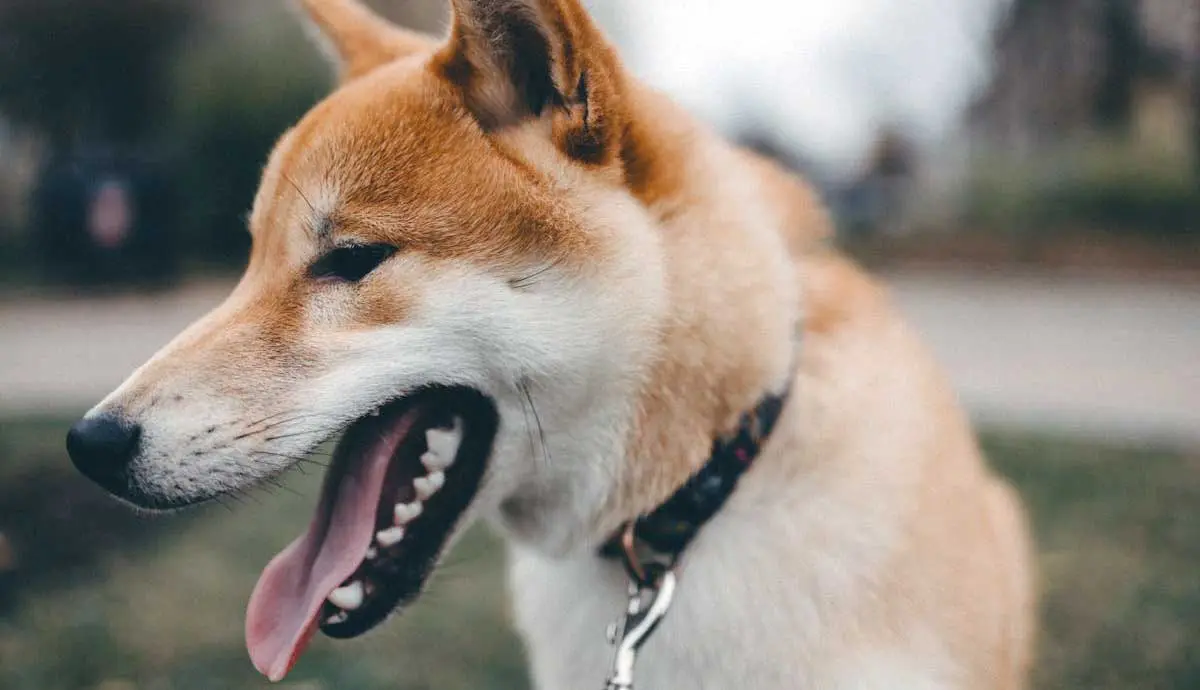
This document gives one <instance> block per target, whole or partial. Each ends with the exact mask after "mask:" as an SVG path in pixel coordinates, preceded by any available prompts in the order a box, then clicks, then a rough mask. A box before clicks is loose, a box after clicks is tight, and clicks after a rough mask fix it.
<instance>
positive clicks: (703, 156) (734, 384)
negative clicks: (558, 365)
mask: <svg viewBox="0 0 1200 690" xmlns="http://www.w3.org/2000/svg"><path fill="white" fill-rule="evenodd" d="M635 95H636V96H637V98H640V99H645V100H654V103H653V109H654V110H655V112H658V113H661V112H663V111H664V109H666V110H667V111H668V112H671V111H674V113H673V114H674V115H676V117H672V118H668V119H663V118H658V119H653V120H652V119H649V118H641V119H635V120H634V121H635V122H637V123H639V124H638V125H637V126H634V127H631V128H630V134H629V136H630V138H631V141H630V142H629V143H628V144H627V149H628V150H629V151H630V152H631V155H630V156H629V157H630V160H631V161H635V160H636V161H638V163H637V165H636V167H633V168H631V167H630V164H627V169H631V170H632V171H633V175H632V176H631V180H630V182H631V184H630V186H631V188H632V189H633V190H634V192H635V194H637V195H638V196H639V198H640V199H641V201H642V202H643V205H644V206H646V207H647V208H648V209H650V210H651V212H652V213H655V214H656V216H657V220H658V225H659V228H660V229H661V233H660V239H661V242H662V245H663V252H662V254H663V256H664V260H665V262H666V266H665V269H666V270H665V276H666V282H667V285H666V289H667V295H668V298H667V304H668V312H667V314H666V317H665V319H664V323H663V328H662V329H661V331H660V332H661V334H662V339H661V341H660V342H659V344H658V348H657V356H656V357H655V358H654V361H653V363H652V364H651V365H650V369H649V376H648V377H647V378H646V379H645V381H646V383H645V385H644V386H643V387H642V389H641V391H640V395H639V398H638V404H637V412H636V418H635V420H634V422H633V424H632V429H631V434H630V437H629V442H628V445H627V448H626V452H625V457H624V463H623V465H622V467H621V468H620V471H619V472H618V473H617V477H618V480H617V485H616V486H615V487H614V489H615V490H614V492H613V493H612V495H611V499H610V501H609V504H608V505H607V506H606V508H605V510H604V514H603V515H602V516H601V518H600V519H599V520H598V524H597V528H598V530H599V532H598V533H599V534H604V535H607V534H611V531H612V530H613V529H615V528H616V527H617V526H619V525H620V524H621V523H623V522H625V521H628V520H630V519H634V518H636V517H637V516H639V515H644V514H646V513H648V512H650V511H651V510H653V509H654V508H656V507H657V506H659V505H660V504H662V503H663V502H664V501H665V500H667V498H668V497H669V496H671V495H672V494H673V493H674V492H675V491H676V490H678V489H679V488H680V487H681V486H683V485H684V483H685V482H687V481H688V479H689V478H690V477H691V476H693V475H694V474H695V473H696V472H697V471H698V470H699V469H700V467H701V466H703V464H704V463H705V462H706V461H707V459H708V458H709V454H710V452H711V449H712V445H713V442H714V439H717V438H719V437H721V436H722V435H724V434H727V433H728V432H730V431H731V430H732V429H733V428H734V427H735V426H736V424H737V422H738V419H739V418H740V417H741V416H742V415H743V414H744V413H746V412H747V411H749V410H751V409H753V408H754V407H755V405H757V404H758V402H759V401H760V400H761V399H762V398H763V396H764V395H766V394H769V393H770V392H772V391H776V392H777V391H779V390H781V389H784V388H786V387H787V384H788V383H789V381H788V377H789V373H790V371H791V366H792V362H793V361H794V358H795V356H796V352H795V350H796V346H795V338H796V333H797V323H798V320H799V304H798V303H799V299H798V298H799V291H798V288H797V285H796V277H795V275H794V264H793V261H792V258H791V256H790V253H789V248H788V238H787V235H786V228H784V227H782V226H783V224H784V223H785V222H786V221H785V218H784V217H783V214H782V213H781V214H779V215H778V216H772V215H771V214H770V213H769V212H765V213H764V212H762V211H761V209H763V208H767V209H771V208H773V206H772V205H771V204H770V203H769V200H767V199H764V198H762V195H763V191H762V185H761V184H759V183H760V181H761V180H759V179H758V173H759V171H758V170H756V169H755V165H756V164H758V163H757V161H754V160H752V159H750V157H749V156H748V155H747V154H745V153H743V152H741V151H739V150H736V149H734V148H732V147H730V146H728V145H726V144H725V143H724V142H721V141H720V140H718V139H716V138H715V137H713V136H712V135H710V134H708V133H707V132H704V131H703V129H702V128H701V127H700V126H698V125H694V124H692V123H691V122H690V120H689V119H688V118H687V116H686V115H685V114H683V113H682V112H679V111H677V110H676V109H675V108H674V107H673V106H670V105H668V104H666V103H665V99H661V97H659V96H657V95H656V94H653V93H649V92H648V91H641V92H635ZM636 105H637V99H636V98H635V99H634V100H633V106H634V107H635V108H636ZM704 187H709V188H712V189H713V190H714V193H713V194H709V195H704V196H703V197H699V198H698V197H697V195H696V194H695V191H694V190H696V189H703V188H704ZM718 188H719V189H720V192H721V193H716V190H717V189H718ZM685 189H686V190H691V193H690V194H688V195H686V196H685V193H684V190H685Z"/></svg>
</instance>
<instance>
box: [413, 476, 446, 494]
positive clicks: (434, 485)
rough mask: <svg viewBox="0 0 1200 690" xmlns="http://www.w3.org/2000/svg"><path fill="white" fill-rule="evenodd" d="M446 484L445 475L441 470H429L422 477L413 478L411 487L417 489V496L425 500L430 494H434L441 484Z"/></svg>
mask: <svg viewBox="0 0 1200 690" xmlns="http://www.w3.org/2000/svg"><path fill="white" fill-rule="evenodd" d="M445 485H446V475H445V474H444V473H442V472H441V471H434V472H430V473H429V474H427V475H425V476H424V477H417V478H416V479H414V480H413V488H415V489H416V490H417V498H418V499H420V500H422V501H425V500H428V499H429V497H430V496H432V495H434V494H436V493H437V492H438V491H439V490H441V488H442V487H443V486H445Z"/></svg>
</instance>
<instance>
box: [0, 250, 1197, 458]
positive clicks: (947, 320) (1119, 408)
mask: <svg viewBox="0 0 1200 690" xmlns="http://www.w3.org/2000/svg"><path fill="white" fill-rule="evenodd" d="M886 279H887V280H888V282H889V283H890V284H891V285H892V286H893V287H894V289H895V292H896V296H897V299H898V301H899V303H900V305H901V308H902V309H903V310H904V311H905V312H906V313H907V314H908V315H909V317H910V319H911V320H912V321H913V322H914V323H915V325H916V327H917V328H918V329H919V330H920V331H921V332H922V333H924V335H925V336H926V338H927V340H928V341H929V342H930V344H931V345H932V346H933V348H934V349H935V350H936V351H937V352H938V354H939V356H940V357H941V359H942V361H943V362H944V363H945V365H946V366H947V368H948V369H949V371H950V375H951V378H952V379H953V381H954V382H955V385H956V386H957V387H958V389H959V391H960V392H961V393H962V396H963V398H964V400H965V401H966V402H967V405H968V407H969V408H970V409H971V410H972V412H973V413H974V414H975V415H976V416H977V417H978V418H980V419H981V420H982V421H984V422H986V423H989V424H995V425H1011V426H1020V427H1032V428H1038V429H1044V430H1048V431H1057V432H1071V433H1078V434H1080V435H1087V436H1101V437H1105V438H1109V439H1111V440H1118V441H1120V440H1124V441H1133V442H1143V441H1144V442H1152V443H1169V444H1172V445H1189V446H1200V286H1198V285H1194V284H1193V285H1186V284H1170V283H1145V282H1113V281H1099V280H1086V279H1054V280H1050V279H1047V278H1045V277H1041V278H1039V277H1036V276H1035V277H1030V276H1013V275H1005V276H999V275H997V276H988V275H979V274H968V273H945V272H942V273H930V272H921V273H904V274H896V275H889V276H886ZM228 290H229V285H228V284H225V283H203V284H196V285H190V286H188V287H187V288H185V289H182V290H178V291H175V292H172V293H168V294H165V295H157V296H124V297H114V298H105V299H100V298H94V299H86V298H79V299H73V300H65V301H64V300H49V299H44V298H43V299H27V300H14V299H12V298H8V299H7V300H6V301H0V414H4V413H23V412H47V411H55V410H63V409H68V410H79V409H83V408H86V407H87V406H89V405H90V404H92V403H93V402H95V401H97V400H99V399H100V398H101V397H102V396H103V395H104V394H105V393H107V392H108V391H109V390H111V389H112V388H113V387H114V386H115V385H116V384H118V383H120V381H121V380H122V379H123V378H124V376H125V375H126V374H127V373H128V372H130V371H132V370H133V369H134V368H135V367H136V366H137V365H138V364H140V363H141V362H142V361H144V360H145V359H146V358H147V357H148V356H149V355H150V354H152V353H153V352H154V351H155V350H156V349H157V348H158V347H159V346H160V345H162V344H163V343H165V342H166V341H167V340H169V339H170V338H171V336H172V335H174V334H175V333H176V332H178V331H179V330H180V329H181V328H182V327H183V326H185V325H187V324H188V323H189V322H190V321H191V320H192V319H193V318H195V317H196V316H198V315H200V314H202V313H203V312H204V311H205V310H206V309H208V308H209V307H211V306H213V305H215V304H216V303H218V302H219V301H220V300H221V298H222V297H223V296H224V294H225V293H226V292H227V291H228Z"/></svg>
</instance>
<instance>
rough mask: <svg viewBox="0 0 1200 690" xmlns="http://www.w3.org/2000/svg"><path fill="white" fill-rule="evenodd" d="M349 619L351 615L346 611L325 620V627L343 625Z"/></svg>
mask: <svg viewBox="0 0 1200 690" xmlns="http://www.w3.org/2000/svg"><path fill="white" fill-rule="evenodd" d="M348 618H350V614H348V613H346V612H345V611H338V612H337V613H335V614H333V615H332V616H330V617H329V618H326V619H325V625H339V624H341V623H345V622H346V620H347V619H348Z"/></svg>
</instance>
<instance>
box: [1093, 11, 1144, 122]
mask: <svg viewBox="0 0 1200 690" xmlns="http://www.w3.org/2000/svg"><path fill="white" fill-rule="evenodd" d="M1101 22H1102V24H1101V34H1100V35H1101V41H1102V43H1103V49H1102V50H1103V52H1102V55H1103V60H1104V64H1103V67H1102V68H1101V71H1100V83H1099V84H1098V85H1097V87H1096V103H1095V118H1096V124H1097V125H1099V127H1100V128H1101V129H1105V130H1108V131H1110V132H1112V133H1114V134H1123V133H1124V132H1125V131H1126V130H1128V129H1129V124H1130V120H1131V116H1132V114H1133V99H1134V89H1135V86H1136V82H1137V79H1138V76H1139V74H1140V73H1141V70H1142V63H1143V54H1144V53H1145V50H1146V45H1145V41H1144V40H1143V38H1142V30H1141V21H1140V16H1139V14H1138V8H1137V5H1136V4H1135V2H1134V1H1133V0H1104V10H1103V14H1102V16H1101Z"/></svg>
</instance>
